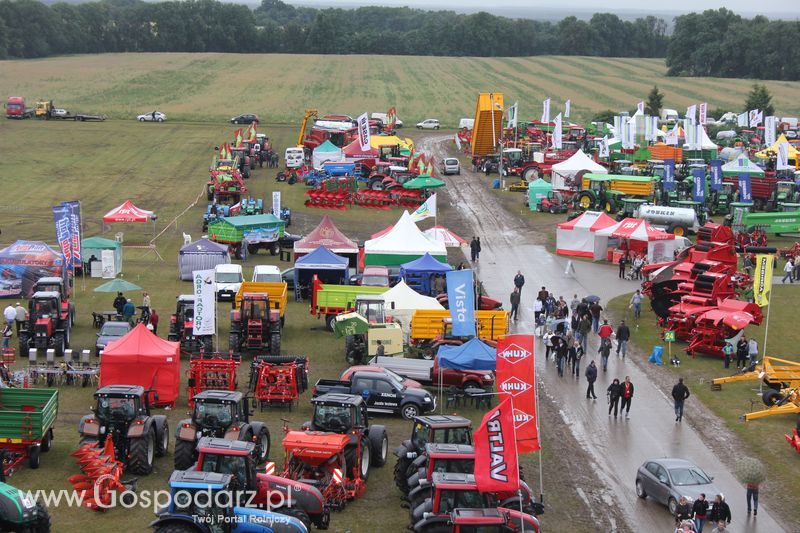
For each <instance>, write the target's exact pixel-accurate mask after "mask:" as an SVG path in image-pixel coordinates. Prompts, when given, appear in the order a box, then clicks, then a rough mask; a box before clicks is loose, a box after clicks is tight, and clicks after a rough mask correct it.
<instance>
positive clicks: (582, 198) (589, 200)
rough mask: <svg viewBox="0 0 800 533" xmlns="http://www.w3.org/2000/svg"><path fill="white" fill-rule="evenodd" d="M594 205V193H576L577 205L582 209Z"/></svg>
mask: <svg viewBox="0 0 800 533" xmlns="http://www.w3.org/2000/svg"><path fill="white" fill-rule="evenodd" d="M593 206H594V195H593V194H591V193H589V192H582V193H580V194H578V207H579V208H580V209H582V210H584V211H586V210H587V209H591V208H592V207H593Z"/></svg>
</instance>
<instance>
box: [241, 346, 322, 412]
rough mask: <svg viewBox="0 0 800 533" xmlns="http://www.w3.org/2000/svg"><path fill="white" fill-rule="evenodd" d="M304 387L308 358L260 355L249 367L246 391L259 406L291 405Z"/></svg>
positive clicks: (306, 381) (306, 385)
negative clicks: (248, 390) (248, 382)
mask: <svg viewBox="0 0 800 533" xmlns="http://www.w3.org/2000/svg"><path fill="white" fill-rule="evenodd" d="M306 389H308V358H307V357H294V356H260V357H256V358H254V360H253V363H252V365H251V367H250V390H251V391H252V392H253V397H254V398H255V399H256V400H257V401H258V402H259V404H260V405H261V408H262V409H263V408H264V407H269V406H280V407H291V406H292V404H294V403H295V402H296V401H297V400H298V399H299V398H300V394H302V393H303V392H305V391H306Z"/></svg>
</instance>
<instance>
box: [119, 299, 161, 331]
mask: <svg viewBox="0 0 800 533" xmlns="http://www.w3.org/2000/svg"><path fill="white" fill-rule="evenodd" d="M139 309H140V310H141V311H142V314H141V316H140V317H139V318H138V319H137V318H135V316H136V306H135V305H134V303H133V300H131V299H130V298H126V297H125V295H124V294H123V293H121V292H118V293H117V297H116V298H114V310H116V312H117V316H118V317H120V318H121V319H122V320H124V321H125V322H128V323H129V324H130V325H131V326H133V325H135V324H136V322H141V323H142V324H144V325H145V326H147V329H149V330H150V331H152V332H153V333H155V334H156V335H158V313H157V312H156V310H155V309H153V307H152V306H151V305H150V295H149V294H148V293H146V292H143V293H142V305H141V306H139Z"/></svg>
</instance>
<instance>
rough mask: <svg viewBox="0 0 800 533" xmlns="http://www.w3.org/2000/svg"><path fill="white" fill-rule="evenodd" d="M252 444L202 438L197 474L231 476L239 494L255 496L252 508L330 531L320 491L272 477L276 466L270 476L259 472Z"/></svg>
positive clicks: (269, 467) (269, 464) (268, 465)
mask: <svg viewBox="0 0 800 533" xmlns="http://www.w3.org/2000/svg"><path fill="white" fill-rule="evenodd" d="M254 446H255V445H254V444H253V443H252V442H242V441H232V440H225V439H212V438H209V437H203V438H202V439H200V442H199V443H198V445H197V450H198V456H197V464H196V465H195V466H194V470H197V471H198V472H216V473H218V474H232V475H233V480H232V483H235V484H236V488H237V489H239V490H246V491H249V492H250V493H251V494H254V495H255V496H254V497H253V499H252V501H251V502H250V503H251V504H252V505H254V506H257V507H261V508H267V509H270V510H272V511H274V512H277V513H281V514H285V515H288V516H293V517H294V518H297V519H298V520H300V521H301V522H303V524H304V525H305V526H306V527H307V528H309V529H310V528H311V524H314V525H315V526H316V527H317V528H318V529H328V525H329V524H330V509H328V507H327V506H326V505H325V500H324V498H323V496H322V493H321V492H320V490H319V489H318V488H317V487H315V486H313V485H309V484H307V483H301V482H299V481H293V480H288V479H286V478H282V477H279V476H275V475H272V474H271V473H269V470H270V469H273V468H274V464H273V463H268V464H267V473H266V474H260V473H258V472H257V471H256V463H255V461H253V447H254Z"/></svg>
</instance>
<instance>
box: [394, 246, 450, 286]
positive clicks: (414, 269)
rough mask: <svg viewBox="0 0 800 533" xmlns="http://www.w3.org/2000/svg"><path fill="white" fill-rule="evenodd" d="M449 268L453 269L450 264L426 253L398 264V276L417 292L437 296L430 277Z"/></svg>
mask: <svg viewBox="0 0 800 533" xmlns="http://www.w3.org/2000/svg"><path fill="white" fill-rule="evenodd" d="M450 270H453V268H452V267H451V266H450V265H448V264H446V263H442V262H441V261H439V260H438V259H436V258H435V257H433V256H432V255H431V254H428V253H426V254H425V255H423V256H422V257H420V258H419V259H415V260H413V261H410V262H408V263H405V264H403V265H400V277H401V278H403V281H405V282H406V285H408V286H409V287H411V288H412V289H414V290H415V291H417V292H418V293H420V294H424V295H426V296H438V295H437V294H434V293H435V291H434V290H433V283H432V281H431V279H432V278H433V276H434V275H435V274H442V275H443V274H444V273H445V272H449V271H450Z"/></svg>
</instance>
